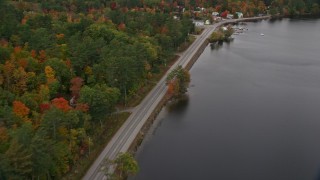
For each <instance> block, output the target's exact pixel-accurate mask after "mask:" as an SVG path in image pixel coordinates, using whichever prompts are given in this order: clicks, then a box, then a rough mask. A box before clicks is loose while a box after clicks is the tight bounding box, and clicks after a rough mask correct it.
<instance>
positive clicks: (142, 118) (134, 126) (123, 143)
mask: <svg viewBox="0 0 320 180" xmlns="http://www.w3.org/2000/svg"><path fill="white" fill-rule="evenodd" d="M263 18H267V17H256V18H243V19H240V20H237V19H236V20H224V21H222V22H219V23H216V24H214V25H209V26H206V27H205V29H204V31H203V32H202V34H201V35H199V36H197V38H196V40H195V41H194V43H192V44H191V45H190V46H189V48H188V49H187V50H186V51H185V52H184V53H182V54H181V56H180V58H179V59H178V60H177V61H176V63H175V64H174V65H172V67H171V68H170V69H169V70H168V72H167V73H166V74H165V75H164V76H163V77H162V79H161V80H160V81H159V82H158V83H157V85H156V86H155V87H154V88H153V89H152V90H151V91H150V92H149V94H148V95H147V96H146V97H145V98H144V100H143V101H142V102H141V103H140V105H138V106H137V107H136V108H135V109H134V110H133V111H132V114H131V115H130V116H129V118H128V119H127V120H126V122H125V123H124V124H123V125H122V127H121V128H120V129H119V130H118V132H117V133H116V134H115V135H114V137H113V138H112V139H111V141H110V142H109V143H108V145H107V146H106V147H105V148H104V150H103V151H102V152H101V154H100V155H99V156H98V158H97V159H96V160H95V162H94V163H93V164H92V165H91V167H90V169H89V170H88V171H87V173H86V175H85V176H84V177H83V180H101V179H106V176H105V175H104V173H103V172H101V168H102V162H103V161H104V159H106V158H108V159H110V160H113V159H115V157H116V156H117V155H118V154H119V153H120V152H127V151H128V149H129V147H130V145H131V144H132V142H133V141H134V139H135V137H136V136H137V135H138V133H139V132H140V130H141V128H142V126H143V125H144V124H145V122H146V121H147V119H148V118H149V116H150V115H151V113H152V112H153V110H154V109H155V108H156V106H157V105H158V104H159V102H160V101H161V100H162V98H163V96H164V95H165V94H166V92H167V86H166V77H167V75H168V74H169V73H170V72H171V71H172V70H173V69H175V68H176V67H178V66H179V65H181V66H182V67H186V66H187V64H188V63H189V61H190V60H191V59H192V57H193V56H194V55H195V54H196V52H197V51H198V49H199V48H200V47H201V45H202V44H203V43H204V41H205V40H206V39H207V38H208V37H209V36H210V35H211V34H212V32H213V31H214V30H215V29H216V28H217V27H219V26H221V25H223V24H228V23H234V22H237V21H246V20H254V19H263Z"/></svg>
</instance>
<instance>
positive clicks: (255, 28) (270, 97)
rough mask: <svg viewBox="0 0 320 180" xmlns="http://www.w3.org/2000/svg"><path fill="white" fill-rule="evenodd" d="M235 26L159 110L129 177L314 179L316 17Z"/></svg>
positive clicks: (319, 133)
mask: <svg viewBox="0 0 320 180" xmlns="http://www.w3.org/2000/svg"><path fill="white" fill-rule="evenodd" d="M241 26H244V27H246V28H248V30H247V31H245V32H244V33H242V34H240V35H236V36H234V37H235V39H234V41H233V42H231V43H230V44H224V45H223V46H222V47H221V48H220V49H214V50H212V49H211V48H210V46H208V47H207V48H206V49H205V51H204V52H203V54H202V55H201V56H200V58H199V60H198V61H197V62H196V63H195V65H194V66H193V68H192V69H191V71H190V72H191V78H192V80H191V83H190V88H189V93H188V96H189V97H188V99H187V100H185V101H182V102H180V103H179V104H177V105H175V106H170V107H166V108H164V109H163V110H162V112H161V113H160V115H159V117H158V120H157V122H156V123H155V125H154V127H153V129H152V130H151V131H150V133H149V135H148V136H147V138H146V139H145V140H144V142H143V144H142V146H141V147H140V149H139V151H138V153H137V156H136V158H137V160H138V163H139V165H140V172H139V173H138V175H137V176H136V177H133V178H132V179H135V180H189V179H190V180H312V179H316V177H317V176H318V174H319V173H320V20H315V19H313V20H290V19H283V20H278V21H273V22H270V21H261V22H257V23H247V25H241ZM261 33H263V34H264V36H261Z"/></svg>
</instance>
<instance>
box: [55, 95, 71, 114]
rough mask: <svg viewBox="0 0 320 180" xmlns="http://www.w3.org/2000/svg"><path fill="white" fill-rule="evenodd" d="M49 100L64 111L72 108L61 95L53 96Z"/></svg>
mask: <svg viewBox="0 0 320 180" xmlns="http://www.w3.org/2000/svg"><path fill="white" fill-rule="evenodd" d="M51 102H52V105H53V106H54V107H56V108H58V109H61V110H62V111H64V112H67V111H69V110H71V109H72V108H71V106H70V105H69V102H68V101H67V100H65V99H64V98H63V97H61V98H54V99H53V100H52V101H51Z"/></svg>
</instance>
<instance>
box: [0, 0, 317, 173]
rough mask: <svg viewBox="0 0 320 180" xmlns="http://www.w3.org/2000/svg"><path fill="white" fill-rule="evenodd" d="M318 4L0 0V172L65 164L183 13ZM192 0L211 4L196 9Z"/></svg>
mask: <svg viewBox="0 0 320 180" xmlns="http://www.w3.org/2000/svg"><path fill="white" fill-rule="evenodd" d="M317 3H319V0H318V2H316V1H312V0H306V1H303V0H289V1H285V0H275V1H274V2H271V1H269V0H266V1H264V2H263V1H257V0H250V1H224V0H217V1H216V0H215V1H214V0H207V1H205V0H202V1H201V0H183V1H172V0H171V1H163V0H162V1H161V0H117V1H108V0H91V1H90V0H68V1H65V0H46V1H42V0H25V1H21V0H19V1H9V0H0V179H35V178H37V179H38V178H40V179H59V178H61V177H62V176H63V175H64V174H65V173H67V172H69V171H70V170H71V168H72V167H73V165H74V164H76V163H77V161H78V160H79V159H80V158H82V157H84V156H85V155H86V154H87V153H88V151H89V149H90V148H89V147H90V138H88V137H90V136H92V135H93V134H94V133H95V132H96V129H97V128H101V127H102V124H103V122H104V121H105V120H106V117H108V116H109V115H110V114H112V113H113V112H114V109H115V106H116V105H117V104H119V103H121V104H125V103H126V101H127V99H128V97H133V96H135V95H136V94H137V93H139V89H140V88H141V87H143V86H145V85H146V84H148V83H149V82H148V79H150V78H152V77H153V76H154V75H156V74H158V73H159V69H160V68H161V67H164V66H166V65H167V62H168V61H169V60H170V59H172V57H173V56H174V53H175V51H176V50H177V47H179V46H180V45H181V44H182V43H184V42H185V41H186V40H188V38H189V33H192V32H194V30H195V27H194V25H193V23H192V21H191V20H190V17H197V16H203V17H210V11H218V12H225V11H228V12H230V13H234V12H236V11H242V12H244V14H245V15H246V16H253V15H258V14H259V13H265V12H266V10H267V6H269V5H270V6H271V8H273V9H272V10H273V11H275V13H277V12H281V13H287V12H288V13H313V14H319V5H318V4H317ZM197 7H205V8H207V9H209V10H208V11H205V12H202V14H198V12H196V11H194V10H196V8H197ZM286 10H288V11H286ZM173 16H178V17H179V18H178V19H177V18H173ZM110 128H111V127H110ZM93 143H94V142H93Z"/></svg>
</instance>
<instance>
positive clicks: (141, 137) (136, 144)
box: [128, 16, 271, 154]
mask: <svg viewBox="0 0 320 180" xmlns="http://www.w3.org/2000/svg"><path fill="white" fill-rule="evenodd" d="M270 18H271V16H263V17H256V18H243V19H236V20H234V21H231V22H229V21H224V22H219V23H220V24H219V25H218V26H217V27H216V28H214V30H213V31H216V30H217V29H218V28H219V27H221V26H224V25H227V24H234V23H239V22H254V21H259V20H265V19H270ZM217 24H218V23H217ZM201 35H202V34H200V36H201ZM210 35H211V33H210ZM209 43H210V42H209V40H208V39H206V40H205V41H204V42H203V43H202V45H201V46H200V47H199V49H197V51H196V53H195V54H194V55H193V57H192V58H191V59H190V60H189V62H188V63H187V64H186V66H185V67H184V68H185V69H186V70H188V71H189V70H190V69H191V68H192V66H193V65H194V63H195V62H196V61H197V60H198V58H199V57H200V55H201V54H202V53H203V51H204V50H205V48H206V47H207V46H208V44H209ZM186 51H187V50H186ZM169 101H170V98H168V97H167V96H166V95H164V97H163V98H162V99H161V101H160V103H159V104H158V105H157V107H156V108H155V109H154V110H153V112H152V114H151V115H150V116H149V118H148V119H147V121H146V122H145V123H144V125H143V126H142V128H141V130H140V132H139V134H138V135H137V136H136V137H135V139H134V141H133V142H132V144H131V145H130V147H129V149H128V152H131V153H133V154H135V153H136V152H137V151H138V149H139V147H140V145H141V144H142V143H143V140H144V137H145V135H146V134H147V133H148V131H149V130H150V128H151V127H152V125H153V124H154V122H155V120H156V119H157V117H158V114H159V113H160V112H161V111H162V108H164V107H165V106H166V105H167V103H168V102H169Z"/></svg>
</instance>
